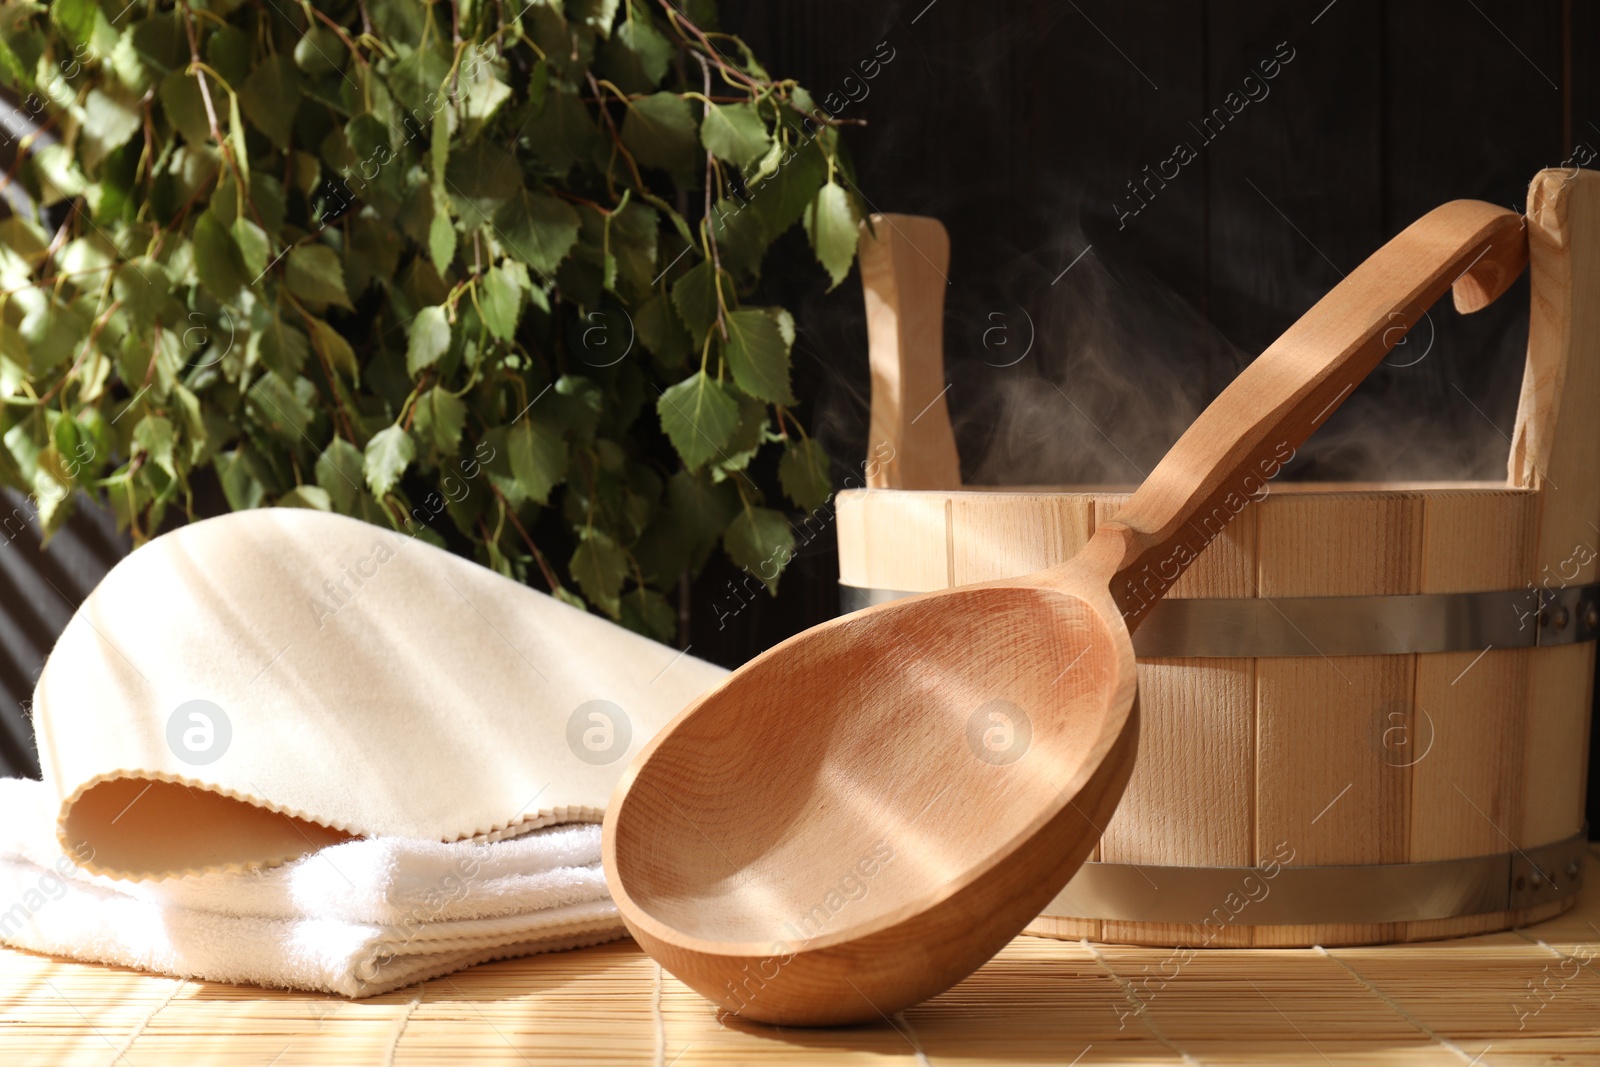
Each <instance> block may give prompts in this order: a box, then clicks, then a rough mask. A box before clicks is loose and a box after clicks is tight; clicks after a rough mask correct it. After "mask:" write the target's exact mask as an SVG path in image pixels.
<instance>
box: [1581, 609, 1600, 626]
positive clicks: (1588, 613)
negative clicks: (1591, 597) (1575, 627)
mask: <svg viewBox="0 0 1600 1067" xmlns="http://www.w3.org/2000/svg"><path fill="white" fill-rule="evenodd" d="M1583 625H1584V626H1585V627H1587V628H1588V629H1590V630H1600V605H1595V604H1590V605H1589V606H1588V607H1586V608H1584V609H1583Z"/></svg>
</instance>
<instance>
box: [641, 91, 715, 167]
mask: <svg viewBox="0 0 1600 1067" xmlns="http://www.w3.org/2000/svg"><path fill="white" fill-rule="evenodd" d="M622 144H623V147H624V148H626V149H627V150H628V151H629V152H630V153H632V155H633V158H634V159H635V160H636V161H637V162H638V163H639V165H640V166H641V167H657V168H659V169H661V170H664V171H667V172H668V173H671V174H674V175H686V174H689V173H691V172H693V171H694V169H695V164H696V162H697V160H698V152H697V148H698V147H699V139H698V137H697V136H696V132H695V121H694V109H693V108H691V107H690V106H689V102H688V101H687V100H684V99H681V98H680V97H678V96H676V95H675V94H673V93H654V94H652V95H650V96H647V97H645V98H644V99H642V100H635V101H634V102H633V103H632V104H630V105H629V107H628V115H627V117H626V118H624V119H623V120H622Z"/></svg>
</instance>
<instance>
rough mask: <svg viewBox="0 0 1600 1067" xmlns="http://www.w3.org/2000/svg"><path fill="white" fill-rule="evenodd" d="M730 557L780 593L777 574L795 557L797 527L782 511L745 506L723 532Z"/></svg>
mask: <svg viewBox="0 0 1600 1067" xmlns="http://www.w3.org/2000/svg"><path fill="white" fill-rule="evenodd" d="M722 547H723V549H724V550H726V551H727V553H728V558H729V559H731V560H733V562H734V563H735V564H737V565H738V566H740V567H742V568H744V570H745V571H747V572H749V573H750V574H752V575H754V576H755V577H757V578H759V579H760V580H761V582H762V583H763V584H764V585H765V586H766V587H767V592H769V593H772V594H773V595H777V592H778V576H779V575H781V574H782V573H783V569H784V567H786V566H788V563H789V560H791V559H793V558H794V529H793V528H792V527H790V525H789V520H788V519H786V518H784V517H783V513H782V512H779V511H773V510H772V509H771V508H746V509H745V510H743V511H741V512H740V513H739V514H738V515H736V516H734V519H733V521H732V522H731V523H729V524H728V530H727V532H726V533H724V534H723V535H722Z"/></svg>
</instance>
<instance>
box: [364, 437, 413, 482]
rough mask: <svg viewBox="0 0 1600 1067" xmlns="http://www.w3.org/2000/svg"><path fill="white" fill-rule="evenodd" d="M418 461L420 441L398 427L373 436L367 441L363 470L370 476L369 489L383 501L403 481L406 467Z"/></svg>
mask: <svg viewBox="0 0 1600 1067" xmlns="http://www.w3.org/2000/svg"><path fill="white" fill-rule="evenodd" d="M416 458H417V445H416V442H415V441H413V440H411V435H410V434H408V433H406V432H405V431H404V430H402V429H401V428H400V427H398V426H390V427H388V428H387V429H384V430H380V431H378V432H377V433H375V434H373V435H372V440H370V441H368V442H367V452H366V457H365V461H364V463H363V467H364V469H365V471H366V474H367V488H368V489H371V490H372V495H373V496H375V497H377V498H378V499H379V500H382V499H383V498H384V497H385V496H387V495H388V494H389V491H390V490H391V489H393V488H394V487H395V485H396V484H398V483H399V481H400V476H401V475H402V474H404V473H405V470H406V467H407V466H409V465H410V463H411V461H412V460H414V459H416Z"/></svg>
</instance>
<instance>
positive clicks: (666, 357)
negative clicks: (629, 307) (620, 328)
mask: <svg viewBox="0 0 1600 1067" xmlns="http://www.w3.org/2000/svg"><path fill="white" fill-rule="evenodd" d="M633 327H634V329H635V330H636V331H637V332H638V335H639V343H640V344H642V345H644V346H645V348H647V349H649V350H650V353H651V354H652V355H653V356H655V357H656V362H657V363H658V364H659V365H660V366H661V367H663V368H666V369H671V368H674V367H679V366H682V365H683V362H684V360H685V359H686V358H687V357H688V355H689V335H688V334H687V333H685V332H684V329H683V324H682V323H681V322H679V321H678V317H677V316H676V315H674V314H673V312H672V306H671V304H670V303H669V302H668V300H667V298H666V297H664V296H662V295H661V294H660V293H656V294H654V295H652V296H651V297H650V298H649V299H647V300H645V301H644V302H643V303H641V304H639V305H638V306H637V307H636V308H635V309H634V311H633Z"/></svg>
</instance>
